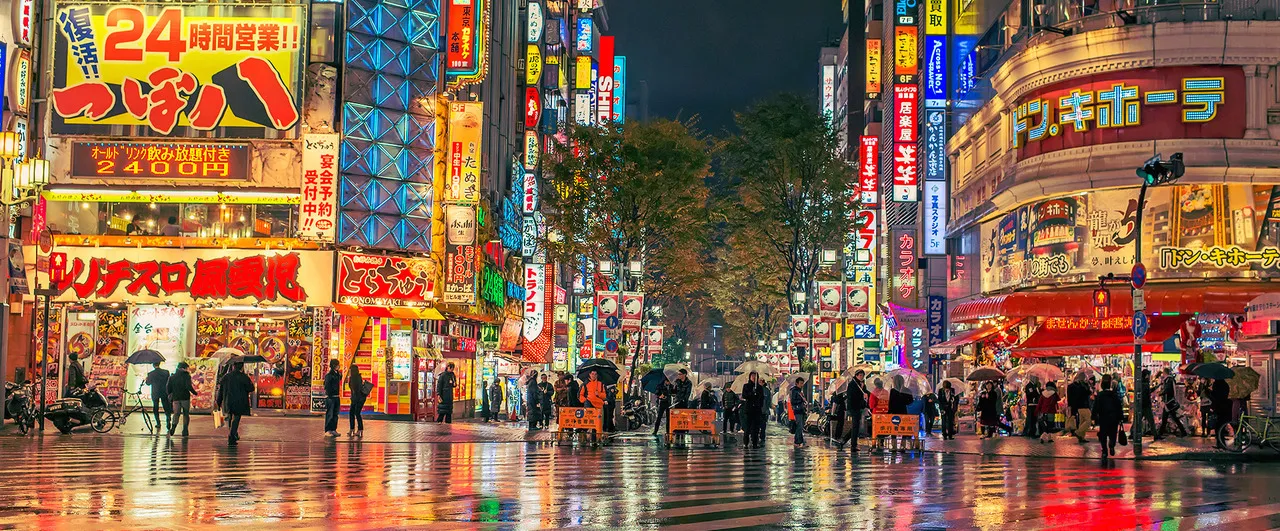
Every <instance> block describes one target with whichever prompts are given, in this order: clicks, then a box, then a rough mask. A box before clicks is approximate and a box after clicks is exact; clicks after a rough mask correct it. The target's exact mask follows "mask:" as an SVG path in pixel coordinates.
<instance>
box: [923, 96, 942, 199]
mask: <svg viewBox="0 0 1280 531" xmlns="http://www.w3.org/2000/svg"><path fill="white" fill-rule="evenodd" d="M946 179H947V123H946V111H943V110H942V109H926V110H925V111H924V180H926V181H945V180H946Z"/></svg>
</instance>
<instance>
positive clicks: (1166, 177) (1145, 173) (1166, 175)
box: [1138, 153, 1187, 186]
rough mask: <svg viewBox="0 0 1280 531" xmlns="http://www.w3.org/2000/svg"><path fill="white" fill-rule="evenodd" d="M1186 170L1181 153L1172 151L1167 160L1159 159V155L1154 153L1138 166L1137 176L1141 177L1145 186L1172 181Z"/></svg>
mask: <svg viewBox="0 0 1280 531" xmlns="http://www.w3.org/2000/svg"><path fill="white" fill-rule="evenodd" d="M1186 171H1187V169H1186V166H1185V165H1184V164H1183V163H1182V153H1174V154H1173V156H1171V157H1169V160H1160V155H1159V154H1156V156H1154V157H1151V158H1149V159H1147V161H1146V162H1144V163H1142V167H1141V168H1138V177H1141V178H1142V181H1143V182H1144V183H1146V185H1147V186H1156V185H1160V184H1166V183H1170V182H1173V181H1175V180H1177V179H1178V178H1179V177H1182V174H1183V173H1186Z"/></svg>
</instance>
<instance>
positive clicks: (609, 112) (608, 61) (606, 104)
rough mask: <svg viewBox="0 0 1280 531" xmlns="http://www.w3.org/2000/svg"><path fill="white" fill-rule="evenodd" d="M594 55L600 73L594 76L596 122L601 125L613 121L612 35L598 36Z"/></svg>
mask: <svg viewBox="0 0 1280 531" xmlns="http://www.w3.org/2000/svg"><path fill="white" fill-rule="evenodd" d="M596 57H597V58H598V61H599V62H600V65H599V67H600V74H599V76H598V77H597V78H596V123H597V124H600V125H601V126H603V125H606V124H608V123H610V122H612V121H613V36H602V37H600V50H599V51H598V53H596Z"/></svg>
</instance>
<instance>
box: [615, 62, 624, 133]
mask: <svg viewBox="0 0 1280 531" xmlns="http://www.w3.org/2000/svg"><path fill="white" fill-rule="evenodd" d="M613 121H614V122H617V123H624V122H626V121H627V56H625V55H618V56H614V58H613Z"/></svg>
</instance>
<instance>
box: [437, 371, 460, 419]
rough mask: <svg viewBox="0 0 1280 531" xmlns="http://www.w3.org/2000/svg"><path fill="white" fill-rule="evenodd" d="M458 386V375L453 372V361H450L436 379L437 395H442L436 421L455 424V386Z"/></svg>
mask: <svg viewBox="0 0 1280 531" xmlns="http://www.w3.org/2000/svg"><path fill="white" fill-rule="evenodd" d="M457 386H458V376H457V375H455V374H453V362H449V364H448V365H445V366H444V372H443V373H441V374H440V378H439V379H437V380H436V396H438V397H440V402H439V405H437V406H436V422H443V423H445V424H453V388H454V387H457Z"/></svg>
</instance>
